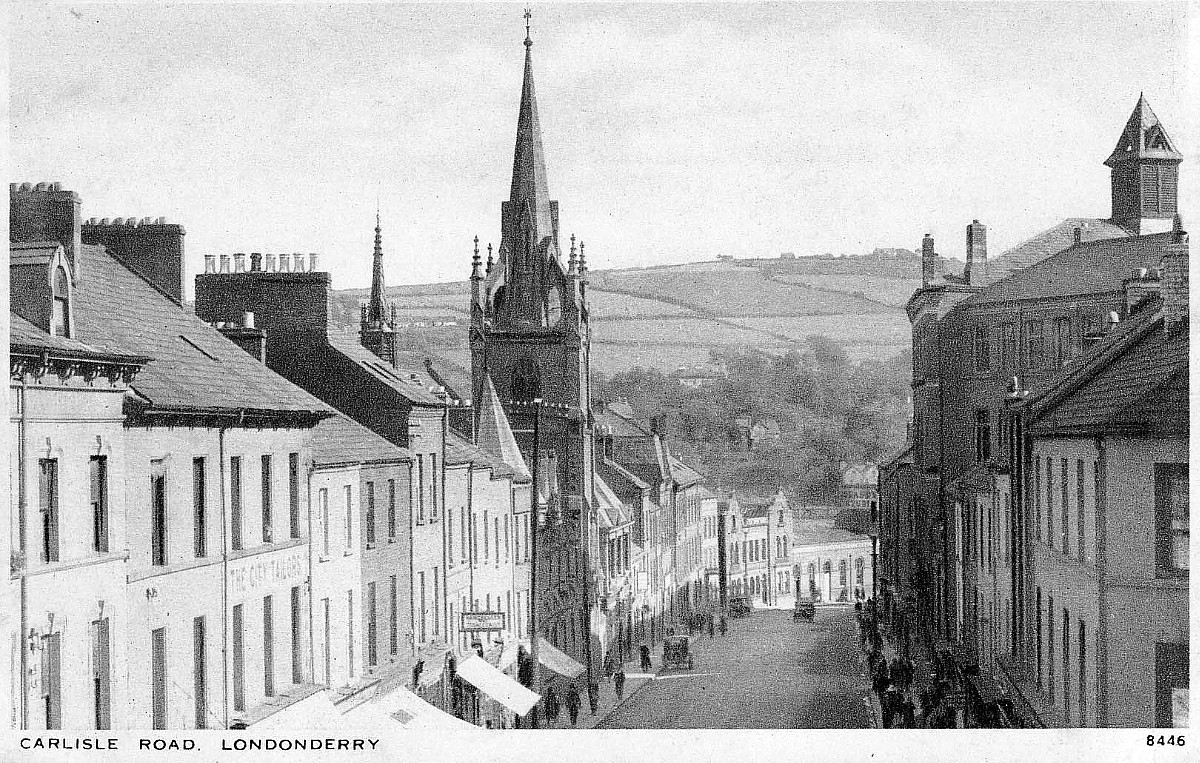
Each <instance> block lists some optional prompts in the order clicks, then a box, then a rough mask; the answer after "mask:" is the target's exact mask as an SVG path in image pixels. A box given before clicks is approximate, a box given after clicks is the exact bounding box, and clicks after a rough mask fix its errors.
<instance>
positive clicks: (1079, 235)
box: [1075, 226, 1083, 246]
mask: <svg viewBox="0 0 1200 763" xmlns="http://www.w3.org/2000/svg"><path fill="white" fill-rule="evenodd" d="M1081 243H1083V228H1080V227H1079V226H1075V245H1076V246H1078V245H1079V244H1081Z"/></svg>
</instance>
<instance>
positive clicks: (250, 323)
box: [242, 310, 254, 329]
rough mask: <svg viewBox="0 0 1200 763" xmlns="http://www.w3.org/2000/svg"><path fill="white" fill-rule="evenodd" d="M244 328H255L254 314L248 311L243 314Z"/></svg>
mask: <svg viewBox="0 0 1200 763" xmlns="http://www.w3.org/2000/svg"><path fill="white" fill-rule="evenodd" d="M242 328H247V329H252V328H254V313H252V312H250V311H248V310H247V311H246V312H244V313H242Z"/></svg>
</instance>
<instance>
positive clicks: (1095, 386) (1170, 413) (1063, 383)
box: [1022, 305, 1189, 436]
mask: <svg viewBox="0 0 1200 763" xmlns="http://www.w3.org/2000/svg"><path fill="white" fill-rule="evenodd" d="M1154 307H1155V309H1149V310H1144V311H1143V312H1141V313H1139V314H1135V315H1134V316H1133V317H1132V318H1130V319H1129V320H1128V321H1125V322H1124V323H1123V324H1120V326H1121V329H1122V330H1120V331H1116V330H1114V331H1113V332H1112V333H1111V334H1110V335H1109V336H1107V337H1105V339H1104V340H1102V341H1101V342H1100V343H1099V344H1097V345H1096V346H1095V347H1093V348H1091V349H1090V350H1089V351H1088V352H1087V353H1086V354H1085V355H1083V356H1082V357H1081V358H1080V359H1079V360H1078V361H1077V362H1076V363H1074V364H1072V365H1069V366H1067V367H1066V368H1065V369H1064V370H1063V372H1062V373H1060V374H1059V375H1057V376H1055V377H1054V378H1052V379H1051V380H1049V381H1048V382H1047V383H1046V385H1045V386H1043V387H1041V388H1040V389H1035V390H1032V391H1031V392H1030V394H1029V396H1028V397H1027V398H1026V399H1025V400H1024V401H1023V402H1022V405H1023V406H1024V407H1025V408H1026V409H1027V410H1028V411H1029V412H1030V420H1031V427H1030V430H1031V432H1033V433H1034V434H1035V435H1037V434H1040V435H1055V434H1059V435H1095V434H1102V433H1121V434H1131V435H1148V436H1186V433H1187V431H1188V404H1189V401H1188V331H1187V330H1186V328H1184V329H1182V330H1179V331H1173V332H1171V333H1170V334H1168V333H1167V332H1166V331H1165V330H1164V328H1163V316H1162V310H1161V307H1159V306H1158V305H1155V306H1154Z"/></svg>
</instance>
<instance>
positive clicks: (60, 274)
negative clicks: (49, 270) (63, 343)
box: [50, 265, 71, 337]
mask: <svg viewBox="0 0 1200 763" xmlns="http://www.w3.org/2000/svg"><path fill="white" fill-rule="evenodd" d="M53 295H54V306H53V313H52V315H51V325H50V333H51V334H53V335H54V336H61V337H70V336H71V294H70V287H69V281H68V279H67V270H66V268H64V267H63V266H62V265H59V266H58V267H56V268H55V269H54V282H53Z"/></svg>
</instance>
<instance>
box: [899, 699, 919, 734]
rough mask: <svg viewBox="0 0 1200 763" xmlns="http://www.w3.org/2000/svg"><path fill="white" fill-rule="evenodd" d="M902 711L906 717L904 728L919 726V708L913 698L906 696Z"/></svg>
mask: <svg viewBox="0 0 1200 763" xmlns="http://www.w3.org/2000/svg"><path fill="white" fill-rule="evenodd" d="M900 711H901V713H902V715H903V717H904V728H906V729H915V728H916V727H917V708H916V707H915V706H914V705H913V701H912V699H910V698H909V697H905V698H904V701H903V703H902V704H901V706H900Z"/></svg>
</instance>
